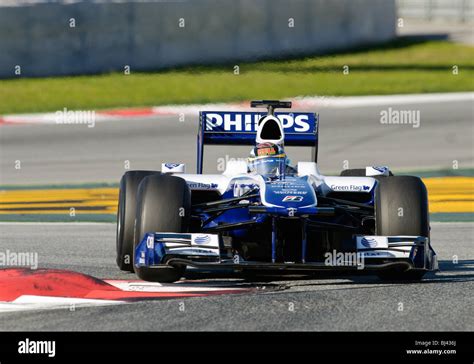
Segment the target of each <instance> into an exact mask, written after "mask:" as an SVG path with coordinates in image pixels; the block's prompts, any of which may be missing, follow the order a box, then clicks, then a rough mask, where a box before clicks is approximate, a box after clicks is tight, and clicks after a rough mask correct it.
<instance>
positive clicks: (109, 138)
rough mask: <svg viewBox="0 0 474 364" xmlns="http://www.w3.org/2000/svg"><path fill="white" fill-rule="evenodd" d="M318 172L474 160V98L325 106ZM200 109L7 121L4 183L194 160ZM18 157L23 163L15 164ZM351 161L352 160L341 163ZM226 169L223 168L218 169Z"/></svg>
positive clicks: (53, 180)
mask: <svg viewBox="0 0 474 364" xmlns="http://www.w3.org/2000/svg"><path fill="white" fill-rule="evenodd" d="M389 107H391V108H392V109H393V110H414V111H417V110H419V111H420V126H419V127H418V128H414V127H413V125H410V124H405V125H385V124H381V122H380V112H381V111H382V110H388V108H389ZM312 111H315V112H319V114H320V152H319V166H320V169H321V172H322V173H323V174H324V173H331V172H332V173H337V172H338V171H340V170H342V169H343V168H357V167H364V166H367V165H388V166H390V167H391V168H392V169H394V170H401V169H402V170H403V169H405V170H423V169H439V168H443V169H450V168H452V166H453V161H457V163H458V166H459V168H467V167H472V166H474V123H473V119H474V110H473V103H472V101H451V102H440V103H424V104H422V103H418V104H417V103H411V104H404V105H397V104H394V103H390V102H389V104H387V105H381V106H364V107H352V108H327V107H326V108H324V107H323V108H321V109H319V110H312ZM197 120H198V116H197V115H192V116H191V115H189V116H186V118H185V121H184V122H180V121H179V120H178V116H160V117H154V118H149V119H145V120H137V119H135V120H134V119H129V120H120V121H116V122H97V123H96V125H95V127H93V128H89V127H87V126H86V125H3V126H1V128H0V134H1V137H0V138H1V139H0V142H1V149H0V155H1V158H0V170H1V174H0V185H6V184H15V185H17V184H36V183H42V184H60V183H80V182H103V181H104V182H115V183H118V181H119V179H120V177H121V175H122V174H123V173H124V172H125V167H124V166H125V163H126V161H129V163H130V169H154V170H159V169H160V168H161V163H162V162H181V163H186V165H187V172H188V173H194V171H195V166H196V132H197V126H198V124H197ZM249 151H250V148H249V147H232V148H229V147H222V146H210V147H208V148H206V151H205V162H204V167H205V170H204V172H205V173H213V172H216V171H217V169H218V167H220V166H222V165H223V161H224V160H226V159H228V158H236V157H247V156H248V153H249ZM287 154H288V155H289V157H290V159H291V160H292V162H296V161H299V160H303V161H304V160H310V149H309V148H287ZM15 161H21V169H15ZM345 161H348V165H344V163H345ZM221 172H222V171H221Z"/></svg>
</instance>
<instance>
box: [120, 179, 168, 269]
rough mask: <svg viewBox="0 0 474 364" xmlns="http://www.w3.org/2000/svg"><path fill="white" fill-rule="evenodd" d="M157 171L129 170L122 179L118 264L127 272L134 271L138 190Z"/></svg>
mask: <svg viewBox="0 0 474 364" xmlns="http://www.w3.org/2000/svg"><path fill="white" fill-rule="evenodd" d="M157 173H159V172H155V171H128V172H126V173H125V174H124V175H123V176H122V179H121V180H120V190H119V202H118V209H117V240H116V252H117V257H116V261H117V265H118V267H119V268H120V269H121V270H123V271H127V272H133V263H132V259H133V243H134V240H133V233H134V225H135V212H136V208H137V190H138V185H139V184H140V182H141V181H142V180H143V179H144V178H145V177H147V176H150V175H152V174H157Z"/></svg>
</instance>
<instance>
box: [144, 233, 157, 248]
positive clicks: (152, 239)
mask: <svg viewBox="0 0 474 364" xmlns="http://www.w3.org/2000/svg"><path fill="white" fill-rule="evenodd" d="M146 247H147V248H148V249H154V248H155V237H154V236H153V235H148V236H147V238H146Z"/></svg>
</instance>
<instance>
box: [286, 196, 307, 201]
mask: <svg viewBox="0 0 474 364" xmlns="http://www.w3.org/2000/svg"><path fill="white" fill-rule="evenodd" d="M282 201H283V202H300V201H303V196H285V197H283V200H282Z"/></svg>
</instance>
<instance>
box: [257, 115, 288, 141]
mask: <svg viewBox="0 0 474 364" xmlns="http://www.w3.org/2000/svg"><path fill="white" fill-rule="evenodd" d="M284 139H285V135H284V133H283V127H282V125H281V122H280V120H279V119H278V118H277V117H275V116H273V115H268V116H265V117H263V118H262V119H260V121H259V122H258V127H257V139H256V142H257V143H273V144H278V145H282V144H283V141H284Z"/></svg>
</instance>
